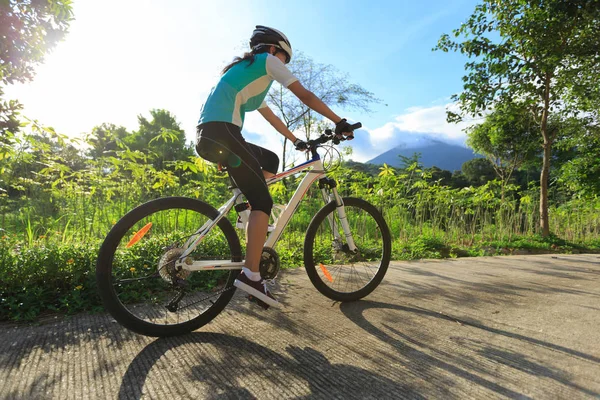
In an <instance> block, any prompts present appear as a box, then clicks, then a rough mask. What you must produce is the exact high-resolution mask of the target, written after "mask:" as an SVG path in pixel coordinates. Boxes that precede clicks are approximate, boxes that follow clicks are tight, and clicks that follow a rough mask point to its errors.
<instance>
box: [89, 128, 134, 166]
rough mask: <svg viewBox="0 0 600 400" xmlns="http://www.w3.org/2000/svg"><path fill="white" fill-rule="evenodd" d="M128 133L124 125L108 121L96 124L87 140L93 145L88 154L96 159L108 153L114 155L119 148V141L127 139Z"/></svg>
mask: <svg viewBox="0 0 600 400" xmlns="http://www.w3.org/2000/svg"><path fill="white" fill-rule="evenodd" d="M128 135H130V133H129V132H127V129H126V128H125V127H123V126H116V125H114V124H107V123H104V124H102V125H99V126H95V127H94V129H92V133H91V135H90V136H89V137H88V138H87V140H86V142H87V143H88V144H89V145H90V146H91V148H90V149H89V150H88V152H87V155H88V156H89V157H91V158H93V159H94V160H97V159H99V158H101V157H103V156H106V155H113V156H114V155H115V152H116V151H117V150H118V149H119V145H118V143H119V142H123V141H124V140H126V138H127V136H128Z"/></svg>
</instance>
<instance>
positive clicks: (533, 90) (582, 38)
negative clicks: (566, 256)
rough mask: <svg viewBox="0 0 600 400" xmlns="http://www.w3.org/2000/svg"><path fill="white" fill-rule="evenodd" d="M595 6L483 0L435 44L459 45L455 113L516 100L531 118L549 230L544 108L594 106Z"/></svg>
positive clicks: (598, 92)
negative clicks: (462, 59) (538, 141)
mask: <svg viewBox="0 0 600 400" xmlns="http://www.w3.org/2000/svg"><path fill="white" fill-rule="evenodd" d="M599 31H600V7H599V6H598V2H596V1H587V0H535V1H534V0H502V1H499V0H483V3H482V4H480V5H478V6H477V7H476V8H475V11H474V13H473V14H472V15H471V16H470V18H469V19H468V20H467V21H466V22H465V23H464V24H463V25H462V26H461V27H460V28H458V29H456V30H454V31H453V34H454V37H462V39H463V41H462V42H457V41H454V40H453V39H451V38H450V36H449V35H447V34H445V35H442V37H441V38H440V40H439V42H438V45H437V46H436V48H435V49H437V50H442V51H446V52H447V51H449V50H452V51H460V52H461V53H462V54H465V55H467V56H468V57H469V58H470V60H469V61H468V62H467V63H466V65H465V68H466V70H467V75H466V76H464V77H463V81H464V86H463V88H464V90H463V92H462V93H460V94H458V95H455V96H454V97H453V98H454V100H456V101H457V103H458V105H459V108H460V112H459V113H456V114H455V113H449V115H448V120H449V121H450V122H456V121H459V120H460V119H461V118H462V117H463V116H466V115H470V116H481V115H482V114H483V112H485V111H486V110H490V109H492V108H494V107H499V105H502V104H511V103H513V102H515V101H517V102H519V103H520V104H522V105H523V107H524V108H525V109H527V110H528V111H529V112H531V114H532V115H533V117H534V118H535V121H536V123H538V125H539V127H540V128H539V131H540V134H541V137H542V141H543V144H542V148H543V163H542V170H541V175H540V228H541V231H542V235H544V236H547V235H549V233H550V230H549V229H550V228H549V222H548V175H549V171H550V159H551V152H552V144H553V142H554V140H555V138H556V130H552V129H550V127H549V124H548V121H549V118H550V116H551V115H555V116H557V117H559V116H560V117H561V119H562V118H564V117H566V116H577V115H578V113H580V112H581V111H589V112H594V113H597V112H598V109H595V110H594V109H593V107H592V106H593V104H594V103H596V102H597V99H598V98H600V36H599V35H598V32H599Z"/></svg>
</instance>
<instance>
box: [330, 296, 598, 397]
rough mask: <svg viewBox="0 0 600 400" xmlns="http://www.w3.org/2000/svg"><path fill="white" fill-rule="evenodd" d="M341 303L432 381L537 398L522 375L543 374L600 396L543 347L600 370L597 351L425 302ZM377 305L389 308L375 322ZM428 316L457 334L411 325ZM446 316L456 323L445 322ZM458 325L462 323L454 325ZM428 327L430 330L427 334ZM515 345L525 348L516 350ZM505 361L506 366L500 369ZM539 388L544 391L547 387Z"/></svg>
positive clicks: (581, 392) (346, 311)
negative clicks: (549, 358)
mask: <svg viewBox="0 0 600 400" xmlns="http://www.w3.org/2000/svg"><path fill="white" fill-rule="evenodd" d="M340 309H341V311H342V313H344V315H345V316H346V317H347V318H348V319H349V320H351V321H352V322H354V323H355V324H356V325H357V326H359V327H360V328H362V329H363V330H364V331H366V332H367V333H369V334H371V335H373V336H374V337H376V338H378V339H379V340H381V341H384V342H386V343H388V344H390V345H391V346H393V347H394V349H395V350H396V352H397V355H399V356H401V357H402V359H403V360H406V359H408V362H407V363H406V367H407V368H414V369H416V370H419V369H420V370H422V371H424V373H425V374H427V375H429V376H430V378H431V381H436V380H439V381H442V382H444V381H446V382H447V381H448V378H447V377H448V376H454V377H455V378H461V379H464V380H467V381H469V382H470V383H471V384H474V385H476V386H479V387H481V388H484V389H487V390H489V391H491V392H494V393H496V394H499V395H502V396H507V397H509V398H531V397H529V395H528V394H525V393H520V392H519V391H518V390H517V389H515V387H525V384H524V383H522V379H525V378H529V379H532V378H535V377H538V378H539V377H543V378H547V379H548V380H549V381H554V382H553V383H554V386H557V387H558V386H563V388H564V389H566V390H571V393H576V394H577V395H579V396H581V395H585V396H593V397H597V396H600V392H597V391H595V390H592V389H589V388H587V387H583V386H581V385H579V384H576V383H574V382H572V379H571V378H573V377H572V376H571V374H569V373H567V372H565V371H562V370H560V369H559V368H558V367H556V366H554V367H553V366H549V365H546V364H545V363H544V361H543V360H542V359H541V357H539V353H540V351H541V350H543V351H547V352H548V354H554V355H556V353H558V354H562V356H563V357H574V358H577V359H579V360H581V361H582V362H583V363H586V364H588V365H589V364H590V363H591V364H592V365H594V367H595V368H598V371H599V372H600V358H599V357H596V356H594V355H591V354H586V353H583V352H580V351H577V350H573V349H570V348H567V347H564V346H560V345H557V344H554V343H550V342H546V341H543V340H539V339H536V338H533V337H529V336H525V335H521V334H518V333H513V332H509V331H506V330H502V329H499V328H495V327H490V326H486V325H484V324H482V323H480V322H478V321H473V320H466V319H460V318H455V317H452V316H449V315H446V314H444V313H440V312H436V311H432V310H428V309H425V308H421V307H411V306H404V305H397V304H388V303H383V302H377V301H364V300H363V301H358V302H354V303H343V304H341V305H340ZM372 311H373V312H379V313H381V314H383V313H385V318H381V317H378V318H375V319H374V320H377V321H380V322H377V323H374V322H371V321H370V320H369V319H368V313H369V312H372ZM407 318H413V319H411V320H408V319H407ZM423 318H433V319H435V320H437V322H436V328H437V329H447V330H448V332H451V333H452V335H448V336H446V335H444V334H440V333H439V332H436V333H434V334H431V332H429V330H428V329H425V328H424V327H422V326H414V327H411V326H410V325H411V323H413V324H419V322H421V323H422V322H424V320H423ZM440 321H445V322H449V323H451V324H450V325H447V326H443V325H440ZM453 326H455V327H456V328H452V327H453ZM460 327H467V328H475V329H476V330H480V332H482V334H483V335H484V336H485V337H486V338H489V339H488V340H480V339H476V338H474V337H473V336H476V335H477V332H475V334H474V335H470V334H468V333H463V332H461V331H459V330H458V329H459V328H460ZM428 332H429V333H430V335H427V333H428ZM434 336H437V339H438V343H437V344H436V343H433V344H432V342H433V340H432V339H433V337H434ZM515 348H517V349H519V348H520V349H523V351H522V352H519V351H516V350H515ZM525 349H526V350H527V351H526V350H525ZM540 349H541V350H540ZM499 366H500V367H503V368H504V369H503V370H502V371H499V368H498V367H499ZM538 385H539V384H538ZM511 387H512V388H511ZM526 390H527V392H528V393H532V392H534V393H535V390H533V389H532V388H529V387H527V388H526ZM538 390H542V391H544V388H543V387H541V388H538ZM560 390H562V388H561V389H560ZM545 394H546V395H548V394H549V393H545ZM534 397H535V396H534Z"/></svg>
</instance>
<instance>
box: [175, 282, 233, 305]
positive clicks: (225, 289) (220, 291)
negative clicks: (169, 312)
mask: <svg viewBox="0 0 600 400" xmlns="http://www.w3.org/2000/svg"><path fill="white" fill-rule="evenodd" d="M232 289H235V286H233V285H231V286H229V287H225V288H223V289H220V290H217V291H216V292H215V293H213V294H211V295H209V296H205V297H203V298H201V299H200V300H196V301H194V302H192V303H190V304H186V305H184V306H183V307H180V308H178V309H177V311H179V310H183V309H185V308H188V307H191V306H193V305H195V304H198V303H202V302H203V301H206V300H208V299H210V298H212V297H215V296H220V295H222V294H223V293H225V292H227V291H229V290H232Z"/></svg>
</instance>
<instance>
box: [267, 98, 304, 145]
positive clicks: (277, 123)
mask: <svg viewBox="0 0 600 400" xmlns="http://www.w3.org/2000/svg"><path fill="white" fill-rule="evenodd" d="M258 112H259V113H260V115H262V116H263V117H264V118H265V119H266V120H267V121H268V122H269V123H270V124H271V125H272V126H273V128H275V130H277V132H279V133H281V134H282V135H283V136H285V137H286V138H288V139H289V140H290V141H291V142H292V143H294V142H295V141H296V136H294V134H293V133H292V131H290V130H289V129H288V128H287V126H285V124H284V123H283V121H282V120H281V119H279V117H278V116H277V115H275V113H274V112H273V110H271V109H270V108H269V107H268V106H267V107H263V108H259V109H258Z"/></svg>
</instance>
